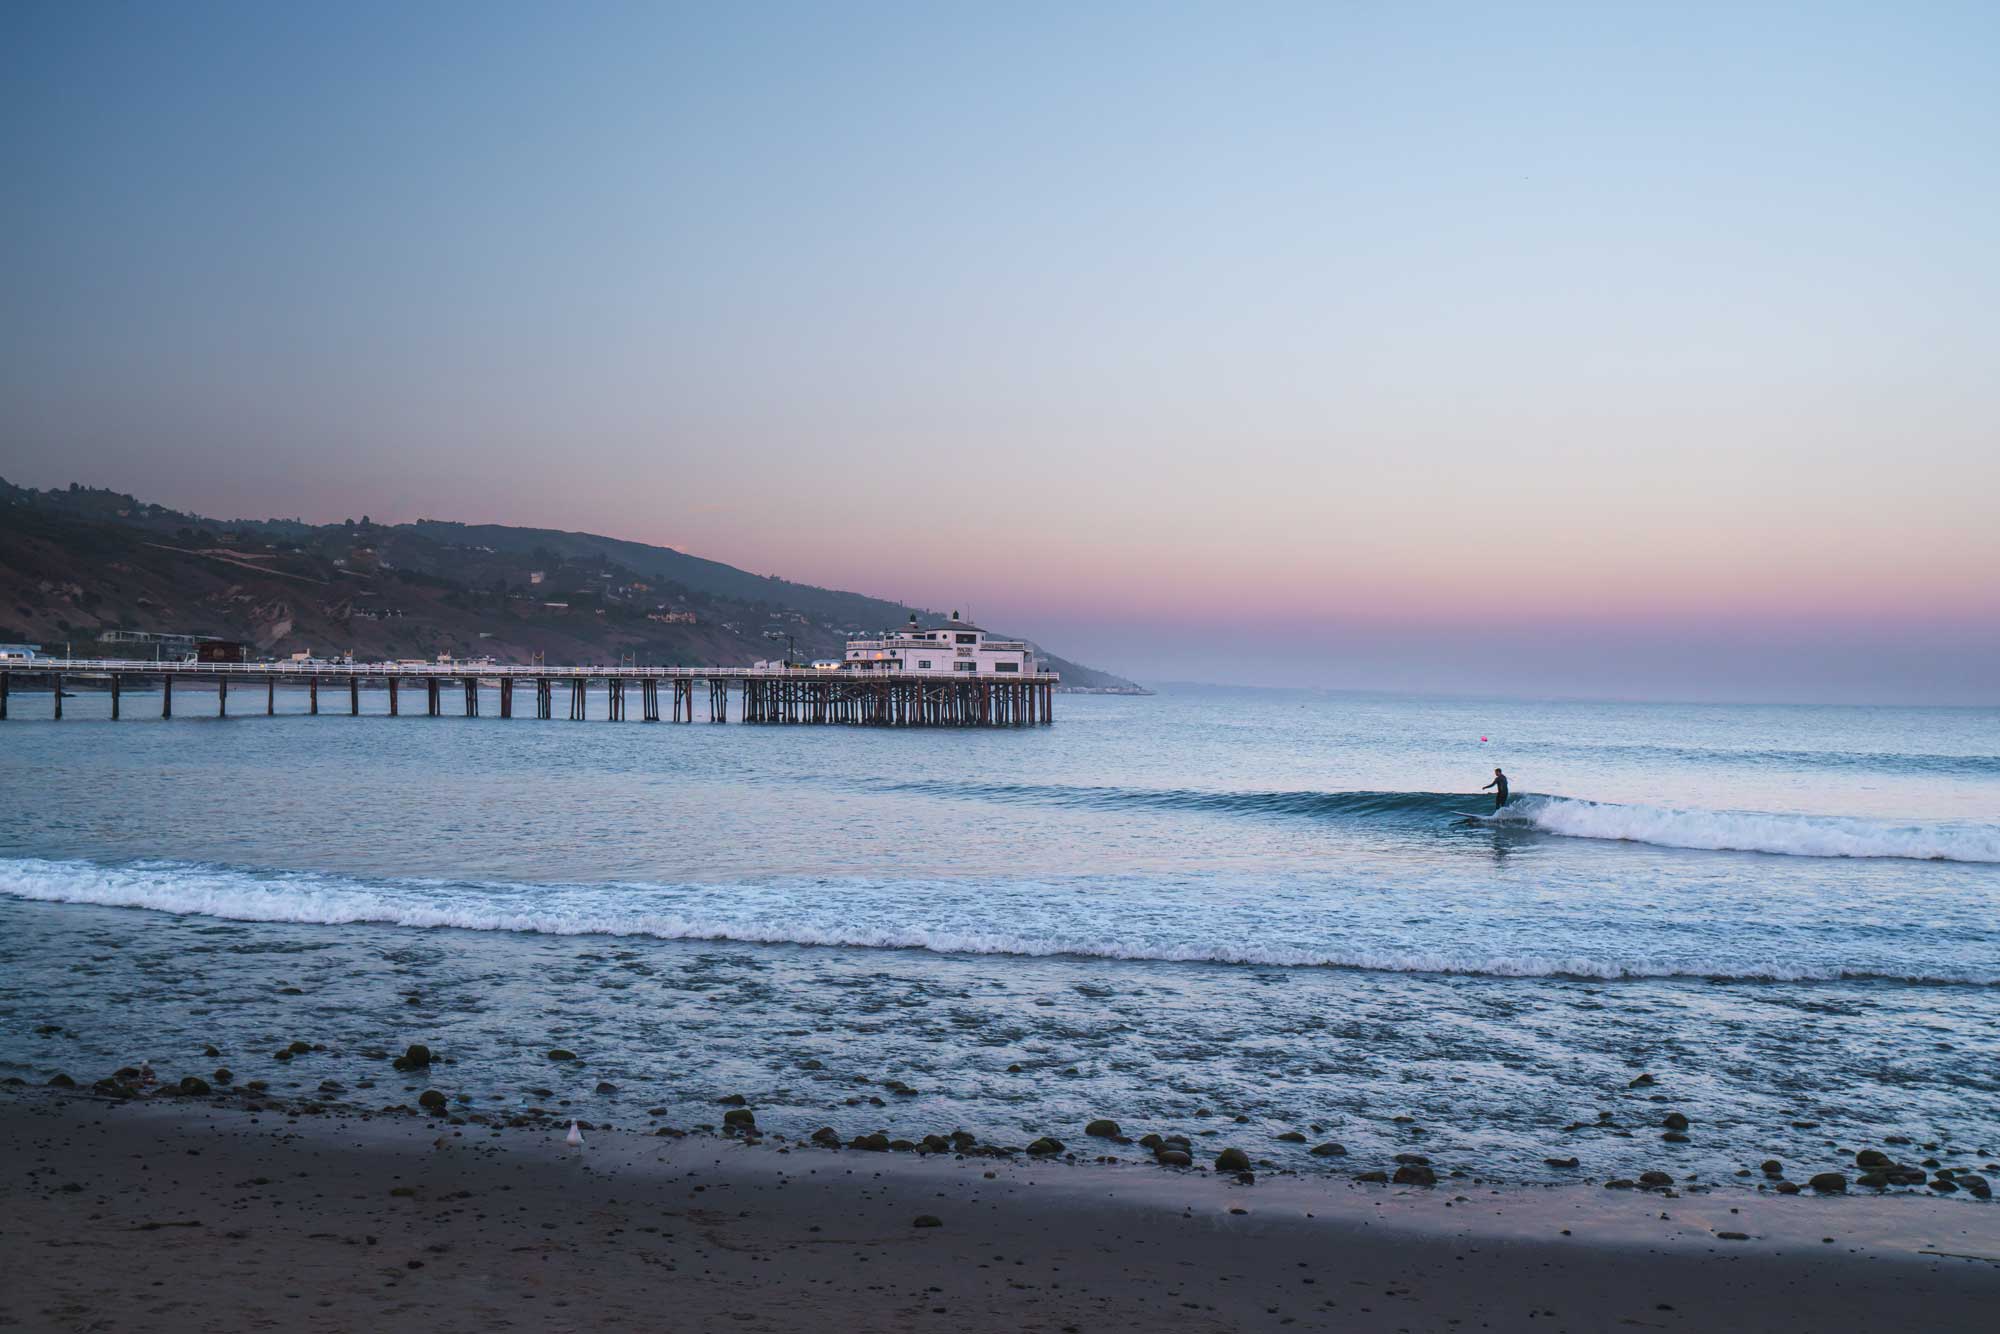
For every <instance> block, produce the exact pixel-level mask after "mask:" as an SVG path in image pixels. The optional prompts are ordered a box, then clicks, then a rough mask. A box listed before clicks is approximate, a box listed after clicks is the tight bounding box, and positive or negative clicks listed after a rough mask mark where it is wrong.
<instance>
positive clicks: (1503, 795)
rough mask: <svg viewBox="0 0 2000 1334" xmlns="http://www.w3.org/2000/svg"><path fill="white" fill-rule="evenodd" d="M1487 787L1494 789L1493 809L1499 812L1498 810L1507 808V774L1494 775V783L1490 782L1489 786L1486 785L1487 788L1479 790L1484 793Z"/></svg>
mask: <svg viewBox="0 0 2000 1334" xmlns="http://www.w3.org/2000/svg"><path fill="white" fill-rule="evenodd" d="M1487 787H1490V788H1492V789H1493V809H1494V810H1496V811H1497V810H1499V809H1500V808H1501V807H1502V806H1505V805H1506V804H1507V775H1506V774H1502V773H1496V774H1494V775H1493V781H1492V782H1490V783H1488V784H1486V787H1482V788H1480V789H1479V790H1480V791H1481V792H1484V791H1485V790H1486V788H1487Z"/></svg>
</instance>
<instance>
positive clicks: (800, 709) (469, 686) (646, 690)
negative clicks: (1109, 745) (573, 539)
mask: <svg viewBox="0 0 2000 1334" xmlns="http://www.w3.org/2000/svg"><path fill="white" fill-rule="evenodd" d="M16 677H24V678H27V679H31V680H33V681H35V682H36V683H38V684H39V683H40V682H43V681H47V682H48V683H49V684H50V685H51V687H52V694H53V696H54V698H53V700H52V712H53V715H54V717H55V718H57V719H60V718H61V717H62V716H63V697H62V687H63V684H64V682H65V681H66V680H85V681H88V682H91V683H92V684H93V688H94V686H95V684H96V683H97V682H102V683H104V685H105V687H106V689H107V690H108V692H109V694H110V696H111V710H110V712H111V717H112V718H113V719H121V718H123V716H124V689H125V687H126V686H127V685H131V684H134V683H135V682H136V683H139V684H146V685H149V684H150V683H151V682H152V681H153V680H155V679H157V680H158V681H159V682H160V716H161V717H162V718H171V717H173V692H174V682H175V681H176V680H177V679H180V680H193V681H197V682H204V683H213V684H214V685H215V688H216V714H217V716H218V717H228V716H229V686H230V684H231V683H232V682H236V683H242V682H244V681H246V680H247V681H256V680H259V679H261V680H263V682H264V712H265V714H266V715H267V716H270V715H274V714H276V712H277V692H278V686H279V685H281V684H284V685H289V686H292V687H297V686H304V687H305V689H306V692H307V700H308V703H307V708H308V710H309V712H311V713H312V714H314V715H317V714H318V713H319V711H320V710H319V694H320V686H321V684H322V683H323V682H324V683H325V684H329V685H334V686H336V687H337V686H338V685H339V684H340V683H342V682H343V681H344V682H345V684H346V687H347V712H348V715H349V716H350V717H359V716H360V714H361V683H362V681H363V680H364V679H374V678H379V679H380V680H381V681H382V682H383V684H384V685H386V686H387V687H388V691H389V715H390V716H391V717H396V716H400V714H401V711H402V710H401V694H400V690H401V685H402V682H403V681H405V680H412V681H421V682H422V683H423V686H424V692H425V706H426V712H427V713H428V715H429V716H430V717H433V718H435V717H438V716H440V715H441V714H442V712H443V708H442V696H443V687H444V686H445V685H446V684H447V683H451V682H456V683H457V685H458V687H459V688H460V689H461V690H462V691H463V692H464V696H463V698H464V715H465V716H466V717H467V718H477V717H479V716H480V707H481V705H480V698H479V695H480V687H481V686H482V684H484V683H485V682H486V681H487V680H488V679H489V678H490V679H492V680H493V682H494V684H495V685H496V687H497V689H498V691H499V695H500V717H501V718H503V719H512V718H513V717H514V697H515V688H516V686H517V685H519V684H521V683H524V682H525V683H527V684H529V685H531V686H532V687H533V689H534V695H535V717H536V718H538V719H543V720H546V719H549V718H552V717H554V716H555V709H554V703H555V698H554V697H555V691H556V689H557V686H558V683H567V685H568V688H569V717H570V720H571V721H573V722H581V721H583V720H584V719H586V718H588V717H589V716H590V687H591V684H592V683H593V682H596V681H602V682H603V683H604V691H605V712H604V716H605V719H606V720H607V721H610V722H627V721H630V718H631V713H630V709H629V705H630V703H631V699H632V695H633V694H634V693H637V695H638V696H639V716H640V719H641V720H643V721H645V722H649V723H656V722H660V721H662V720H663V719H664V718H666V717H669V716H671V718H672V720H673V721H674V722H677V723H691V722H693V721H694V710H695V685H696V682H705V683H706V684H707V686H708V721H709V722H711V723H726V722H728V721H729V713H730V708H731V702H730V695H731V694H732V693H733V694H736V695H738V696H739V697H740V698H739V706H740V708H741V709H742V714H741V719H742V721H743V722H745V723H762V724H769V725H791V726H799V725H808V724H810V725H818V726H826V725H833V724H842V725H848V726H861V727H980V728H993V727H1027V726H1031V725H1043V726H1046V725H1047V724H1049V723H1050V722H1052V721H1053V719H1054V717H1055V707H1054V705H1055V700H1054V695H1055V682H1056V678H1055V677H1053V676H1048V675H1037V676H1034V677H1030V678H1026V679H1023V678H1019V677H1012V676H1006V675H1001V674H998V673H994V674H990V675H989V674H982V675H978V676H974V675H972V674H970V673H965V674H960V673H948V674H934V673H923V674H919V673H901V672H897V673H889V672H883V673H865V672H847V671H827V672H820V671H807V670H803V669H797V668H678V667H676V668H663V667H644V668H615V669H611V670H602V669H597V668H589V667H554V668H543V667H530V668H514V667H503V666H487V667H484V668H483V669H475V670H471V671H468V670H467V669H465V668H463V667H453V666H451V665H449V664H442V663H441V664H438V665H437V666H435V667H433V666H431V665H429V664H423V665H411V666H407V667H406V666H401V665H398V664H382V665H378V666H361V665H355V666H350V667H345V668H343V669H341V670H339V671H336V672H322V671H320V670H316V669H315V668H312V667H301V666H299V665H295V664H290V663H228V664H210V663H195V662H187V663H174V664H162V663H157V662H128V661H112V660H95V659H93V660H83V659H63V660H62V667H61V670H56V669H55V668H54V667H53V665H52V664H50V663H48V662H33V661H30V662H5V661H0V719H5V718H6V717H7V709H8V705H9V692H10V690H11V686H12V682H13V680H14V679H15V678H16ZM662 682H665V683H666V685H667V686H669V687H670V688H671V690H672V698H671V700H670V701H664V702H663V701H662V699H661V695H662V693H663V692H662V690H661V684H662ZM669 710H671V713H670V714H669V712H668V711H669Z"/></svg>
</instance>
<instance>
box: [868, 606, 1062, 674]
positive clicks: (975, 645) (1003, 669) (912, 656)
mask: <svg viewBox="0 0 2000 1334" xmlns="http://www.w3.org/2000/svg"><path fill="white" fill-rule="evenodd" d="M841 667H842V670H845V671H850V672H917V673H927V674H931V675H936V676H951V675H954V674H956V673H958V672H970V673H976V674H979V675H986V674H989V673H990V674H996V675H1003V676H1005V675H1019V676H1024V677H1027V676H1035V675H1037V674H1039V673H1040V671H1041V664H1040V663H1039V662H1037V661H1036V660H1035V650H1034V648H1033V647H1032V646H1030V645H1029V644H1027V643H1026V642H1025V641H1023V640H1019V639H993V638H991V637H989V636H988V635H987V633H986V632H985V631H984V630H982V629H980V628H979V627H978V626H976V625H973V624H971V623H970V622H967V621H963V620H960V619H959V615H958V613H957V612H953V613H952V614H951V619H950V620H949V621H947V622H945V623H944V624H943V625H931V626H924V625H919V624H918V623H917V618H916V617H915V616H914V615H912V616H911V617H910V623H909V624H908V625H907V626H905V627H903V628H902V629H901V630H895V631H890V632H888V633H885V634H884V635H882V636H881V637H880V638H879V639H850V640H848V641H847V658H846V660H845V661H844V662H843V663H842V664H841Z"/></svg>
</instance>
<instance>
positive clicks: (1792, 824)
mask: <svg viewBox="0 0 2000 1334" xmlns="http://www.w3.org/2000/svg"><path fill="white" fill-rule="evenodd" d="M1495 823H1498V824H1501V825H1503V826H1504V825H1507V824H1524V825H1527V826H1529V827H1531V828H1534V829H1537V830H1540V831H1542V832H1544V833H1550V834H1561V835H1563V836H1565V837H1567V838H1597V839H1609V840H1613V841H1616V842H1624V843H1651V844H1653V845H1655V846H1658V847H1666V848H1692V849H1697V850H1704V851H1712V852H1764V853H1771V854H1774V855H1777V856H1785V857H1883V858H1900V859H1906V860H1914V861H1945V862H2000V829H1995V828H1993V827H1991V826H1980V825H1923V824H1902V825H1898V824H1890V823H1887V822H1885V821H1879V820H1861V819H1854V818H1850V817H1844V816H1830V815H1774V814H1767V813H1764V812H1759V811H1707V810H1700V809H1691V808H1681V807H1672V806H1645V805H1620V804H1616V803H1613V802H1600V801H1584V800H1581V799H1579V798H1575V797H1545V796H1533V795H1531V796H1526V797H1523V798H1522V799H1521V800H1520V801H1519V802H1517V803H1515V804H1513V805H1510V806H1508V807H1507V808H1506V810H1505V811H1503V812H1501V814H1500V816H1499V818H1498V819H1497V820H1496V821H1495Z"/></svg>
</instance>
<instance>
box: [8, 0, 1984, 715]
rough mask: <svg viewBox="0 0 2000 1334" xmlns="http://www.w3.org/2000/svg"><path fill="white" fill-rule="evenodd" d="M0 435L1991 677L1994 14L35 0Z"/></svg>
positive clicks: (1542, 645)
mask: <svg viewBox="0 0 2000 1334" xmlns="http://www.w3.org/2000/svg"><path fill="white" fill-rule="evenodd" d="M4 22H5V25H6V30H7V36H6V40H5V41H4V42H0V173H4V181H5V185H6V188H5V190H4V193H0V240H4V245H0V476H5V477H6V478H7V479H8V480H10V481H14V482H17V483H24V484H30V485H39V486H49V485H66V484H67V483H69V482H71V481H77V482H82V483H84V484H86V485H101V486H110V487H114V488H116V489H119V490H125V491H132V492H134V493H136V494H139V495H141V496H143V497H145V498H147V499H149V500H154V501H158V502H160V503H165V504H169V505H173V506H175V507H178V508H185V509H192V510H196V511H199V512H203V513H208V514H212V515H216V516H218V517H224V518H228V517H240V516H248V517H263V516H267V515H300V516H303V517H305V518H308V519H315V520H336V519H341V518H345V517H359V516H360V515H362V514H364V513H365V514H368V515H370V516H372V517H373V518H375V519H376V520H378V521H394V520H400V519H409V518H416V517H425V516H430V517H443V518H458V519H464V520H467V521H474V522H505V523H519V524H530V525H537V526H552V527H563V528H575V529H585V530H590V531H596V532H603V533H609V534H613V535H616V536H620V537H626V538H633V539H638V540H642V541H651V542H659V543H664V544H667V545H671V546H674V547H678V548H680V549H683V550H687V551H692V552H695V553H698V554H701V555H704V556H709V557H712V558H715V559H719V560H725V561H729V562H731V563H732V564H737V565H741V566H743V567H745V568H748V569H752V570H756V571H759V572H762V573H775V574H779V575H783V576H785V577H787V578H794V579H801V580H805V581H808V582H812V583H818V584H824V585H830V586H836V587H846V588H853V589H857V590H860V591H865V592H870V593H874V594H877V595H881V596H886V597H891V598H898V599H902V600H906V601H909V602H912V603H915V604H923V605H930V606H934V607H939V608H946V607H952V608H960V609H964V610H966V611H967V612H968V614H970V615H973V616H976V617H978V618H979V619H980V620H981V621H983V622H987V623H991V624H994V625H996V626H1001V627H1003V628H1005V629H1007V630H1009V631H1012V632H1015V633H1025V634H1031V635H1034V636H1036V637H1038V638H1039V639H1041V640H1042V641H1043V642H1044V643H1045V644H1046V645H1047V646H1048V647H1050V648H1051V649H1053V650H1055V651H1057V652H1060V653H1064V654H1066V655H1068V656H1071V657H1075V658H1078V659H1080V660H1082V661H1086V662H1089V663H1091V664H1093V665H1096V666H1102V667H1105V668H1109V669H1112V670H1116V671H1121V672H1125V673H1127V674H1129V675H1133V676H1136V677H1138V678H1140V679H1143V680H1166V679H1177V680H1205V681H1227V682H1236V683H1244V684H1268V685H1309V686H1326V687H1336V688H1338V687H1359V688H1375V689H1413V690H1427V691H1428V690H1440V691H1463V690H1490V691H1492V692H1495V693H1501V694H1529V695H1596V696H1610V697H1618V698H1672V699H1708V698H1719V699H1730V698H1744V699H1800V700H1849V701H1864V702H1867V701H1873V702H1912V703H1982V704H1994V703H2000V373H1996V368H2000V320H1996V317H1995V312H1996V311H2000V245H1996V244H1995V242H1996V239H2000V237H1996V229H2000V223H1996V219H2000V151H1996V148H1995V145H1996V144H2000V80H1996V79H1994V78H1993V77H1992V71H1993V69H1994V67H1995V64H1996V61H2000V6H1994V5H1991V4H1963V5H1951V4H1923V3H1913V4H1899V5H1893V6H1891V5H1881V4H1839V3H1819V4H1809V5H1808V4H1801V5H1768V4H1757V3H1740V2H1739V3H1732V4H1724V5H1704V4H1699V3H1674V4H1660V5H1644V4H1639V5H1610V6H1606V5H1602V4H1574V5H1538V4H1517V5H1500V6H1496V5H1490V4H1467V5H1454V4H1442V3H1433V4H1426V3H1351V4H1342V3H1335V2H1334V0H1320V2H1319V3H1311V4H1296V5H1288V4H1259V3H1229V4H1212V5H1210V4H1175V3H1166V2H1164V0H1153V2H1151V3H1143V4H1121V3H1114V2H1112V0H1103V2H1100V3H1091V4H1082V5H1078V4H1040V3H1018V4H1008V5H988V4H971V3H952V2H945V3H937V2H935V0H934V2H933V3H924V4H910V5H891V4H875V3H866V2H865V0H854V2H852V3H841V4H837V5H836V4H830V3H829V4H821V5H790V4H778V3H755V4H746V5H736V6H717V5H699V6H697V5H689V6H675V5H670V4H665V3H646V4H630V5H625V4H597V3H566V4H562V5H553V4H551V5H543V6H528V5H513V4H505V3H479V4H450V3H442V2H439V3H426V4H421V5H406V4H389V5H377V4H371V3H348V4H343V5H338V6H274V5H268V4H261V3H259V4H245V5H214V4H201V3H183V4H176V5H159V4H133V5H121V4H112V3H103V4H91V5H75V4H67V3H58V4H41V3H34V2H33V0H22V2H20V3H16V4H14V5H11V6H9V8H8V11H7V17H6V19H5V20H4Z"/></svg>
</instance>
